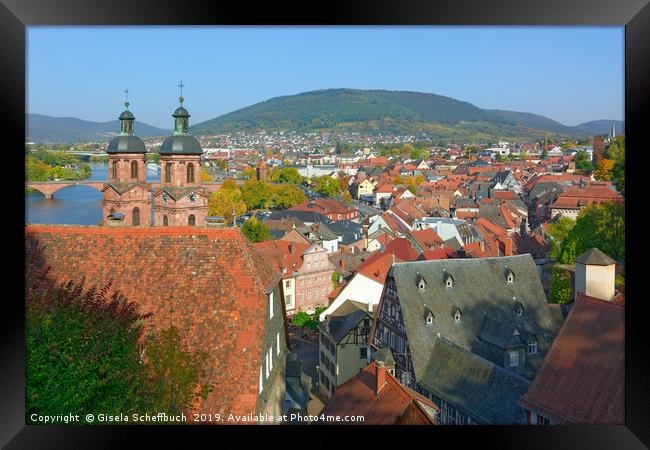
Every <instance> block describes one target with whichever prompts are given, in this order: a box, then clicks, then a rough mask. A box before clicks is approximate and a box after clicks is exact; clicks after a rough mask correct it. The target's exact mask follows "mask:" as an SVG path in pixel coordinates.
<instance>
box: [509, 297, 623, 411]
mask: <svg viewBox="0 0 650 450" xmlns="http://www.w3.org/2000/svg"><path fill="white" fill-rule="evenodd" d="M521 405H522V406H524V407H525V408H527V409H530V410H533V411H537V412H538V413H539V414H541V415H543V416H544V417H547V418H549V419H550V420H551V421H553V422H556V423H560V424H569V423H570V424H623V423H624V422H625V307H624V306H623V305H620V304H616V303H613V302H607V301H604V300H600V299H597V298H593V297H588V296H586V295H583V294H580V295H578V298H577V299H576V301H575V303H574V305H573V307H572V308H571V311H570V312H569V315H568V316H567V318H566V321H565V323H564V325H563V326H562V329H561V330H560V333H559V335H558V336H557V338H556V339H555V342H554V343H553V346H552V347H551V349H550V351H549V352H548V354H547V355H546V359H545V361H544V364H543V365H542V367H541V369H540V371H539V373H538V374H537V376H536V377H535V379H534V380H533V383H532V384H531V386H530V388H529V389H528V392H526V394H525V395H524V396H523V397H522V399H521Z"/></svg>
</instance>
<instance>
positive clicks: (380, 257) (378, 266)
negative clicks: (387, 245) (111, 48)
mask: <svg viewBox="0 0 650 450" xmlns="http://www.w3.org/2000/svg"><path fill="white" fill-rule="evenodd" d="M393 261H395V262H402V261H403V260H401V259H400V258H399V257H397V256H395V258H393V255H392V254H390V253H385V252H384V253H382V252H377V253H374V254H373V255H372V256H371V257H370V258H368V259H367V260H366V261H365V262H364V263H363V264H361V265H360V266H359V267H358V269H357V273H360V274H361V275H363V276H365V277H367V278H370V279H371V280H374V281H376V282H377V283H381V284H384V282H385V281H386V275H387V274H388V270H389V269H390V268H391V266H392V265H393Z"/></svg>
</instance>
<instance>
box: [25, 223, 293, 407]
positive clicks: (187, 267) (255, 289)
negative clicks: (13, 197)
mask: <svg viewBox="0 0 650 450" xmlns="http://www.w3.org/2000/svg"><path fill="white" fill-rule="evenodd" d="M25 251H26V255H27V258H26V261H27V262H26V272H27V273H26V284H27V287H28V288H29V289H37V290H41V289H48V288H50V287H51V286H52V285H60V284H61V283H64V282H67V281H69V280H74V281H77V282H79V281H80V280H81V279H82V278H84V277H85V285H86V287H90V286H98V287H103V286H105V285H107V284H108V282H109V281H110V280H112V281H113V286H112V288H111V292H114V291H119V292H121V293H122V294H123V295H124V296H125V297H126V298H128V299H129V300H131V301H134V302H136V303H138V304H139V305H140V306H141V308H142V312H143V313H147V312H151V313H153V324H152V325H153V326H154V327H166V326H168V325H169V323H170V314H171V313H170V302H172V301H173V307H174V309H173V319H174V324H175V325H176V326H178V327H179V328H180V329H181V331H182V332H184V333H186V334H187V336H188V341H189V344H190V347H193V348H198V349H201V350H203V351H206V352H207V353H208V354H209V355H210V356H209V363H208V364H209V366H211V367H209V373H211V379H210V381H211V382H212V383H214V386H215V389H214V391H213V392H212V393H211V394H210V395H209V396H208V397H207V399H206V400H205V401H203V402H202V404H200V405H198V410H200V411H201V412H207V411H210V412H211V413H213V414H216V413H221V414H230V413H233V414H248V413H254V412H255V408H256V402H257V398H258V380H259V370H260V363H261V361H262V360H263V358H262V355H261V350H262V337H263V333H264V327H265V317H266V316H264V315H261V314H260V311H263V310H264V308H266V302H267V300H266V298H267V293H268V292H270V291H271V289H272V288H273V287H274V286H276V285H277V283H278V282H279V279H280V274H279V273H278V272H276V271H273V270H272V269H271V268H270V266H269V265H268V264H265V263H264V262H263V260H262V259H261V258H260V257H258V256H256V255H257V254H256V253H255V251H254V250H253V248H252V247H251V245H250V243H249V242H248V240H247V239H246V238H245V237H244V236H243V234H242V233H241V231H240V230H239V229H238V228H228V229H209V228H195V227H159V228H153V227H119V228H117V227H115V228H113V227H92V226H62V225H29V226H27V227H26V229H25ZM48 267H49V272H48V273H47V278H46V279H42V278H41V275H42V274H43V273H44V272H45V271H46V268H48ZM235 380H236V382H235Z"/></svg>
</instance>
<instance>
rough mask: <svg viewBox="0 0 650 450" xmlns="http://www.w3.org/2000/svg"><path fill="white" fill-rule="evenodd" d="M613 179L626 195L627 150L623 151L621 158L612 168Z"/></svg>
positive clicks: (618, 188)
mask: <svg viewBox="0 0 650 450" xmlns="http://www.w3.org/2000/svg"><path fill="white" fill-rule="evenodd" d="M612 181H613V182H614V185H615V186H616V189H617V190H618V191H619V192H620V193H621V194H623V195H625V150H623V151H622V152H621V154H620V155H619V158H618V159H617V160H616V161H615V162H614V167H613V168H612Z"/></svg>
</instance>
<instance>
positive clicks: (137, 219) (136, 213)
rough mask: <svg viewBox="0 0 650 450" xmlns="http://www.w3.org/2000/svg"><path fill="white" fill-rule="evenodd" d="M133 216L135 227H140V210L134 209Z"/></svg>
mask: <svg viewBox="0 0 650 450" xmlns="http://www.w3.org/2000/svg"><path fill="white" fill-rule="evenodd" d="M132 216H133V220H132V223H133V226H134V227H135V226H138V225H140V208H137V207H136V208H133V214H132Z"/></svg>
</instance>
